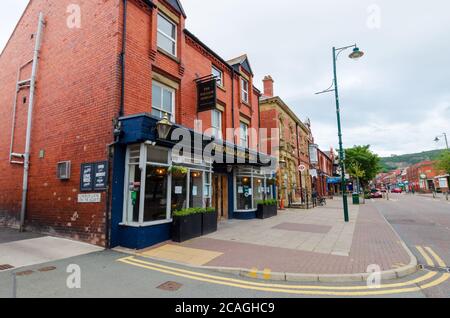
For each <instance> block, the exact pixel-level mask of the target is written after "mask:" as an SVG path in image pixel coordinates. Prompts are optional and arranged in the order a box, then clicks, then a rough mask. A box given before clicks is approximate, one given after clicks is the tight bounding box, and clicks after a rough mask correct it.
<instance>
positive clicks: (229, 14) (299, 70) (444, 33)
mask: <svg viewBox="0 0 450 318" xmlns="http://www.w3.org/2000/svg"><path fill="white" fill-rule="evenodd" d="M5 2H6V3H5ZM27 2H28V1H27V0H3V7H4V8H8V9H7V10H2V11H1V12H0V23H1V28H0V46H2V44H4V43H6V40H7V39H8V37H9V35H10V33H11V32H12V30H13V28H14V26H15V24H16V22H17V20H18V18H19V17H20V14H21V11H22V10H23V8H24V7H25V6H26V3H27ZM182 3H183V5H184V7H185V11H186V13H187V16H188V20H187V28H188V29H189V30H190V31H192V32H193V33H194V34H196V35H197V36H198V37H199V38H200V39H201V40H202V41H203V42H205V43H206V44H207V45H208V46H210V47H211V48H212V49H213V50H214V51H216V52H217V53H218V54H220V55H221V56H222V57H223V58H225V59H229V58H232V57H235V56H238V55H240V54H242V53H247V54H248V55H249V58H250V61H251V63H252V67H253V70H254V72H255V85H256V86H257V87H259V88H262V83H261V80H262V78H263V77H264V76H265V75H267V74H270V75H272V77H273V78H274V79H275V93H276V94H277V95H280V96H281V97H282V98H283V99H284V100H285V102H286V103H287V104H288V105H290V107H291V108H292V109H293V110H294V111H295V112H296V113H297V115H298V117H300V118H302V119H305V118H310V119H311V121H312V125H313V129H314V135H315V139H316V141H317V142H318V143H319V144H320V145H321V146H322V147H323V148H324V149H327V148H328V147H329V146H336V145H337V137H336V136H337V132H336V130H337V128H336V112H335V104H334V96H333V94H329V95H319V96H316V95H314V93H316V92H318V91H321V90H323V89H326V88H327V87H328V86H329V85H330V84H331V80H332V76H333V73H332V55H331V53H332V52H331V49H332V47H333V46H338V47H339V46H346V45H351V44H354V43H357V44H358V45H359V46H360V48H361V49H362V50H363V51H364V52H365V53H366V54H365V56H364V58H363V59H361V60H360V61H358V62H356V63H355V62H354V61H351V60H350V59H348V58H347V56H348V53H350V52H349V51H348V52H344V53H342V54H341V55H340V57H339V60H338V62H337V67H338V81H339V88H340V100H341V104H342V105H341V106H342V107H341V108H342V109H341V111H342V124H343V130H344V141H345V145H346V146H351V145H354V144H372V145H373V148H374V149H375V150H376V151H377V152H378V153H380V154H383V155H385V154H388V155H390V154H394V153H395V154H403V153H412V152H417V151H422V150H427V149H432V148H435V147H436V145H435V144H434V143H433V142H432V140H433V139H434V137H435V136H436V135H439V134H442V132H444V131H446V132H448V133H449V134H450V131H449V130H450V129H449V127H450V125H449V124H448V123H449V122H450V113H449V109H450V106H449V103H450V86H449V70H450V41H448V40H447V38H448V34H450V23H449V19H448V12H450V2H449V1H448V0H435V1H433V2H432V3H430V2H424V1H409V2H405V1H392V0H340V1H335V0H317V1H294V0H278V1H276V2H274V1H272V0H245V1H243V0H227V1H205V0H182ZM372 5H376V6H377V7H376V8H378V9H379V14H380V15H379V19H376V20H377V21H379V23H380V24H379V28H371V27H368V26H370V25H371V24H368V21H369V19H370V18H371V16H370V14H372V13H373V12H374V10H373V7H372ZM370 21H373V20H370ZM442 146H443V145H440V147H442Z"/></svg>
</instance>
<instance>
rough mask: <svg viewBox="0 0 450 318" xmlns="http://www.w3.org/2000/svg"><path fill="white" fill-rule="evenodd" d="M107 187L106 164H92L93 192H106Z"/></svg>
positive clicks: (105, 162)
mask: <svg viewBox="0 0 450 318" xmlns="http://www.w3.org/2000/svg"><path fill="white" fill-rule="evenodd" d="M107 187H108V162H107V161H104V162H97V163H95V164H94V190H96V191H98V190H106V189H107Z"/></svg>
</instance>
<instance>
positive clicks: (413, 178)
mask: <svg viewBox="0 0 450 318" xmlns="http://www.w3.org/2000/svg"><path fill="white" fill-rule="evenodd" d="M439 175H440V173H439V171H437V170H436V168H435V163H434V162H433V161H423V162H419V163H418V164H415V165H413V166H411V167H409V168H408V172H407V179H408V181H409V187H410V189H414V190H415V191H416V192H426V193H431V192H433V190H435V189H436V188H437V187H436V184H435V177H437V176H439Z"/></svg>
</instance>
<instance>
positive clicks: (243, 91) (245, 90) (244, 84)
mask: <svg viewBox="0 0 450 318" xmlns="http://www.w3.org/2000/svg"><path fill="white" fill-rule="evenodd" d="M241 99H242V101H243V102H244V103H248V81H247V80H246V79H244V78H241Z"/></svg>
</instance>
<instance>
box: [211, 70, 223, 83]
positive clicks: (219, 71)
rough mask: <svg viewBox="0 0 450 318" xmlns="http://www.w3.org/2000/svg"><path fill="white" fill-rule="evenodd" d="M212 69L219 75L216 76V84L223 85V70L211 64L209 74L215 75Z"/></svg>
mask: <svg viewBox="0 0 450 318" xmlns="http://www.w3.org/2000/svg"><path fill="white" fill-rule="evenodd" d="M213 71H216V72H217V73H219V74H220V76H219V77H218V78H216V80H217V86H220V87H224V83H223V72H222V70H221V69H219V68H218V67H215V66H214V65H213V66H212V68H211V75H213V76H216V75H215V74H214V72H213Z"/></svg>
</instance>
